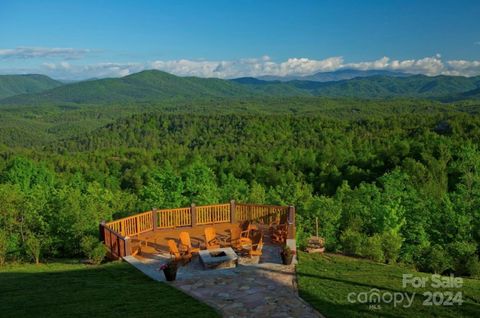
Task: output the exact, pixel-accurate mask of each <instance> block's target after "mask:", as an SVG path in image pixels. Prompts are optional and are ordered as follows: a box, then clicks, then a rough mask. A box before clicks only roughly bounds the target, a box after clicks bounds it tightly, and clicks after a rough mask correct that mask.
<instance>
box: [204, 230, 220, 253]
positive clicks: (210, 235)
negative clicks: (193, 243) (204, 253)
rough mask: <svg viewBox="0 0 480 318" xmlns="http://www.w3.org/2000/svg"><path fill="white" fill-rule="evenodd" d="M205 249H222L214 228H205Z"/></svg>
mask: <svg viewBox="0 0 480 318" xmlns="http://www.w3.org/2000/svg"><path fill="white" fill-rule="evenodd" d="M205 247H206V248H207V249H215V248H220V241H219V240H218V238H217V232H216V231H215V229H214V228H213V227H207V228H205Z"/></svg>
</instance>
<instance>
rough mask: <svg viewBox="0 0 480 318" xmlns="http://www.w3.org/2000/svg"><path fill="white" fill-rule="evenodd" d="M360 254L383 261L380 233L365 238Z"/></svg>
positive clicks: (376, 260)
mask: <svg viewBox="0 0 480 318" xmlns="http://www.w3.org/2000/svg"><path fill="white" fill-rule="evenodd" d="M362 254H363V256H365V257H366V258H369V259H371V260H374V261H375V262H384V261H385V256H384V254H383V247H382V237H381V235H379V234H375V235H374V236H370V237H368V238H367V239H366V240H365V244H364V246H363V252H362Z"/></svg>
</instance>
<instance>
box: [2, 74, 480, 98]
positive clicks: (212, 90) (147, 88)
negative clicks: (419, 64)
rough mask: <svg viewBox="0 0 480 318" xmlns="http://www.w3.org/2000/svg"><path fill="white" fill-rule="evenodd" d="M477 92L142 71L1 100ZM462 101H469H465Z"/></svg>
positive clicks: (417, 83)
mask: <svg viewBox="0 0 480 318" xmlns="http://www.w3.org/2000/svg"><path fill="white" fill-rule="evenodd" d="M479 87H480V77H471V78H468V77H460V76H437V77H428V76H424V75H414V76H406V77H391V76H371V77H363V78H354V79H350V80H343V81H334V82H314V81H290V82H280V81H273V82H272V81H270V82H269V81H262V80H258V79H255V78H239V79H234V80H222V79H217V78H198V77H179V76H175V75H172V74H169V73H165V72H161V71H155V70H151V71H143V72H140V73H136V74H132V75H129V76H125V77H122V78H108V79H99V80H90V81H84V82H78V83H73V84H68V85H63V86H60V87H56V88H53V89H50V90H46V91H42V92H39V93H35V94H24V95H19V96H13V97H10V98H6V99H3V100H2V101H0V104H3V105H27V106H38V105H68V104H74V105H78V104H103V105H105V104H112V103H121V104H128V103H130V104H131V103H140V102H142V103H144V102H158V101H165V100H171V101H179V100H192V99H198V98H207V99H208V98H245V97H272V96H276V97H291V96H323V97H351V98H363V99H379V98H393V97H403V98H412V97H416V98H417V97H420V98H444V97H445V96H454V95H458V94H462V93H465V92H469V91H473V90H475V89H477V88H479ZM465 98H471V96H470V95H468V94H467V95H465Z"/></svg>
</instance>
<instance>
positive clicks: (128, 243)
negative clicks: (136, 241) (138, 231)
mask: <svg viewBox="0 0 480 318" xmlns="http://www.w3.org/2000/svg"><path fill="white" fill-rule="evenodd" d="M119 245H120V244H119ZM124 253H125V255H120V257H122V256H130V255H131V254H132V245H131V241H130V237H128V236H127V237H126V238H125V252H124Z"/></svg>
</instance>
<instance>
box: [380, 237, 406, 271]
mask: <svg viewBox="0 0 480 318" xmlns="http://www.w3.org/2000/svg"><path fill="white" fill-rule="evenodd" d="M402 243H403V238H402V237H401V236H400V234H399V233H394V232H385V233H383V234H382V249H383V255H384V256H385V261H386V262H387V263H389V264H392V263H396V262H397V260H398V257H399V256H400V249H401V248H402Z"/></svg>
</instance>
